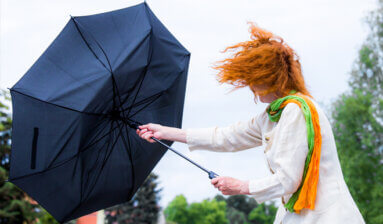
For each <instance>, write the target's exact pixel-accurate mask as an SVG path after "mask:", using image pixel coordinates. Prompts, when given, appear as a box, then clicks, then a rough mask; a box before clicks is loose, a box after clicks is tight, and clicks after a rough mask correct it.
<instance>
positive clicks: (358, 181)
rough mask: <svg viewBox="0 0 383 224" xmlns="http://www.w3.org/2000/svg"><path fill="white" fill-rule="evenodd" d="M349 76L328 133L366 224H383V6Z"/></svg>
mask: <svg viewBox="0 0 383 224" xmlns="http://www.w3.org/2000/svg"><path fill="white" fill-rule="evenodd" d="M378 6H379V7H378V8H377V9H376V10H375V11H372V12H371V13H370V14H369V16H368V17H367V19H366V21H367V22H368V25H369V26H370V33H369V35H368V37H367V39H366V41H365V42H364V43H363V46H362V47H361V49H360V51H359V57H358V58H357V60H356V62H355V64H354V67H353V69H352V71H351V77H350V80H349V85H350V87H351V92H349V93H344V94H342V95H341V96H340V97H339V98H338V99H337V100H336V101H335V102H334V103H333V105H332V110H331V115H332V122H331V123H332V127H333V132H334V137H335V140H336V146H337V150H338V155H339V160H340V162H341V166H342V171H343V174H344V178H345V181H346V183H347V185H348V187H349V189H350V192H351V194H352V196H353V198H354V200H355V202H356V204H357V205H358V208H359V210H360V212H361V213H362V215H363V217H364V219H365V221H366V223H373V224H374V223H383V214H382V213H381V211H383V200H382V198H383V88H382V87H383V70H382V66H383V60H382V55H383V17H382V15H383V1H379V2H378Z"/></svg>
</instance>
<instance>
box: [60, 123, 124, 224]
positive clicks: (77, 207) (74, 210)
mask: <svg viewBox="0 0 383 224" xmlns="http://www.w3.org/2000/svg"><path fill="white" fill-rule="evenodd" d="M117 124H118V121H117ZM116 127H119V125H118V126H116ZM120 135H121V129H120V132H119V134H118V136H117V138H116V140H115V141H114V142H113V144H112V147H111V150H110V153H109V155H110V154H111V152H112V151H113V149H114V145H115V144H116V143H117V140H118V138H119V137H120ZM104 165H105V164H104V163H103V164H102V167H101V170H100V172H99V173H101V172H102V170H103V169H104ZM99 177H100V174H99V175H98V176H97V177H96V180H95V181H94V184H93V186H92V187H91V188H90V191H89V192H88V194H86V195H85V198H84V200H81V201H80V202H79V204H78V205H77V206H76V207H75V208H74V209H72V210H71V212H69V213H68V215H67V216H65V218H64V219H63V220H67V218H68V217H69V216H70V215H71V214H73V213H74V212H76V210H77V209H79V208H80V206H81V205H82V203H83V202H85V201H86V200H88V197H89V195H90V194H91V193H92V191H93V190H94V185H95V184H96V183H97V181H98V178H99Z"/></svg>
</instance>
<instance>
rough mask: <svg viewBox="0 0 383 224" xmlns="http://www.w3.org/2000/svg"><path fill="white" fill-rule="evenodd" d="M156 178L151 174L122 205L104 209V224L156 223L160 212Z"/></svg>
mask: <svg viewBox="0 0 383 224" xmlns="http://www.w3.org/2000/svg"><path fill="white" fill-rule="evenodd" d="M157 179H158V176H157V175H156V174H154V173H151V174H150V175H149V176H148V177H147V178H146V180H145V182H144V183H143V185H142V186H141V187H140V189H139V190H138V191H137V193H136V194H135V195H134V196H133V198H132V200H130V201H129V202H126V203H124V204H120V205H116V206H113V207H110V208H108V209H105V223H106V224H120V223H137V224H140V223H142V224H144V223H156V222H157V220H158V215H159V211H160V206H159V205H158V204H159V200H160V196H159V193H160V191H161V189H157V188H158V182H157Z"/></svg>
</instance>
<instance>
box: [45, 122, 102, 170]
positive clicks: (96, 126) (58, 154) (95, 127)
mask: <svg viewBox="0 0 383 224" xmlns="http://www.w3.org/2000/svg"><path fill="white" fill-rule="evenodd" d="M104 121H105V120H104V119H100V121H98V122H97V123H96V124H95V126H94V127H92V128H91V129H92V130H94V129H97V128H98V127H99V126H100V125H101V124H102V123H103V122H104ZM100 130H103V129H100ZM101 133H102V132H100V133H97V134H96V135H95V137H98V136H99V135H100V134H101ZM89 135H90V134H88V135H87V137H86V138H85V139H87V138H88V136H89ZM71 136H73V134H72V135H71ZM62 151H63V150H60V151H59V153H57V155H56V156H55V157H54V158H53V160H51V162H50V163H49V165H48V167H47V168H49V167H51V166H52V165H53V163H54V162H55V161H56V160H57V158H58V157H59V156H60V155H61V153H62Z"/></svg>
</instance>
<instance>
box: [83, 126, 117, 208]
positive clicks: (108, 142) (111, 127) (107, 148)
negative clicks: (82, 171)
mask: <svg viewBox="0 0 383 224" xmlns="http://www.w3.org/2000/svg"><path fill="white" fill-rule="evenodd" d="M114 122H115V121H112V123H111V125H110V131H109V133H112V134H113V133H114V132H112V131H111V130H113V125H114ZM117 125H118V122H117ZM116 127H117V126H116ZM111 140H112V138H111V135H109V138H108V140H107V141H106V142H105V143H107V144H108V145H107V147H106V150H105V151H106V152H105V154H106V153H107V152H108V151H109V146H110V142H111ZM105 143H104V144H103V146H102V148H103V147H104V146H105ZM100 151H101V150H99V153H98V155H97V160H96V162H97V161H98V158H99V154H100ZM96 162H95V163H94V165H96ZM92 169H93V167H92ZM92 169H91V170H92ZM88 179H89V175H88V176H87V180H86V182H85V183H86V185H88ZM82 186H83V184H82V181H81V200H80V202H81V201H82V195H83V189H82ZM91 189H92V188H91Z"/></svg>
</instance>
